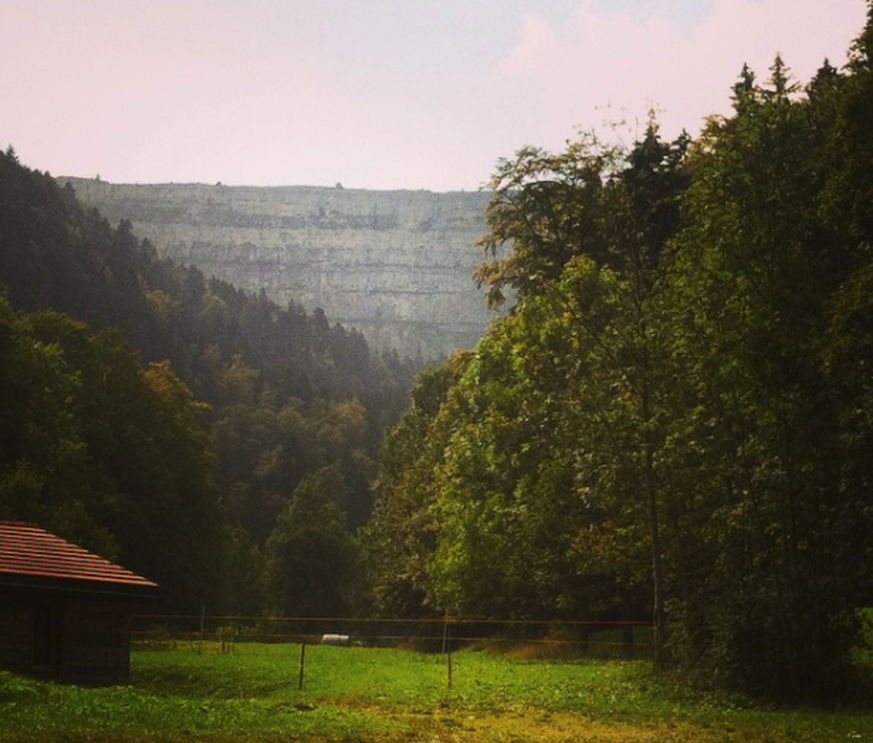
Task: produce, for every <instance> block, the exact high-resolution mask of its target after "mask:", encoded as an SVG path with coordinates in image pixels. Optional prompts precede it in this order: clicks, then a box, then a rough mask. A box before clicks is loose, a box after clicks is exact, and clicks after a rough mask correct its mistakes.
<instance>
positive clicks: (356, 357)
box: [0, 148, 415, 613]
mask: <svg viewBox="0 0 873 743" xmlns="http://www.w3.org/2000/svg"><path fill="white" fill-rule="evenodd" d="M0 282H2V284H3V286H4V292H3V296H2V297H0V303H2V321H0V322H2V344H0V353H2V356H3V361H2V364H0V370H2V375H3V378H2V383H0V396H2V400H3V405H2V411H0V420H2V423H0V517H2V518H16V519H26V520H29V521H34V522H37V523H39V524H41V525H43V526H45V527H46V528H49V529H52V530H54V531H56V532H57V533H59V534H61V535H63V536H65V537H68V538H70V539H73V540H74V541H76V542H78V543H80V544H82V545H83V546H85V547H88V548H91V549H93V550H96V551H98V552H100V553H102V554H105V555H107V556H109V557H113V558H115V559H117V560H119V561H120V562H121V563H122V564H124V565H125V566H126V567H129V568H131V569H133V570H135V571H137V572H141V573H142V574H144V575H146V576H148V577H150V578H152V579H153V580H155V581H157V582H158V583H160V585H161V587H162V593H161V595H162V608H164V609H165V610H168V611H169V610H173V611H189V612H198V611H200V610H201V608H202V607H203V606H204V605H205V606H208V607H209V608H210V610H211V611H214V612H219V611H225V612H234V613H259V612H263V611H269V610H275V609H279V608H282V609H283V610H286V611H289V612H294V611H295V610H297V609H299V608H301V607H296V606H294V605H293V604H289V603H288V602H286V601H283V600H281V599H279V598H270V597H273V596H277V595H278V594H277V593H276V592H275V591H272V590H270V591H269V592H268V591H267V590H266V589H268V588H270V587H269V586H267V585H266V584H264V583H263V581H262V577H263V576H265V575H274V574H276V573H277V571H276V570H268V569H267V563H268V562H270V561H275V560H281V559H282V557H281V556H280V554H279V553H280V552H281V551H282V549H283V548H282V547H281V545H282V544H283V539H285V537H284V536H283V533H282V531H281V529H280V530H279V531H278V532H277V531H276V527H277V524H279V525H282V524H285V523H286V521H287V519H284V518H283V519H280V518H279V517H280V515H281V514H283V513H284V512H285V511H292V510H293V507H294V503H295V501H296V500H297V499H298V494H300V495H299V498H305V497H313V496H310V495H309V494H310V493H311V492H312V491H313V490H316V491H318V497H319V498H321V500H322V501H323V503H322V504H321V508H322V509H323V513H322V511H318V510H310V511H309V515H310V516H311V517H312V518H311V519H310V520H309V522H308V523H307V524H306V525H305V526H306V529H305V531H306V533H305V534H302V535H300V534H298V535H297V537H298V538H299V539H302V540H303V541H304V542H305V541H306V540H309V542H311V544H309V545H308V546H307V545H306V544H304V545H302V546H301V545H300V544H297V545H296V548H297V549H303V550H306V549H309V550H310V551H311V550H314V549H316V548H318V549H322V547H320V546H318V545H319V543H320V542H319V540H328V542H329V544H328V545H327V546H326V547H324V549H326V550H327V552H328V557H325V556H324V555H323V554H321V553H319V555H318V559H317V560H316V556H315V555H308V556H305V559H307V560H310V561H311V562H312V563H313V564H312V566H311V570H312V571H315V570H316V569H317V570H321V571H323V575H322V578H323V579H324V580H329V581H331V582H339V583H340V584H342V585H345V586H347V587H348V588H347V590H346V591H345V593H344V594H343V596H342V601H341V602H340V604H339V605H337V604H336V603H334V604H332V605H330V606H321V605H316V606H314V607H311V609H312V610H313V611H327V610H328V609H329V610H330V611H338V610H343V611H347V610H348V609H349V602H350V600H351V596H352V595H357V594H359V593H360V580H361V575H360V561H359V560H358V559H357V557H356V555H357V548H356V546H355V544H354V540H353V535H354V533H355V532H356V531H357V530H358V529H359V528H360V527H361V526H362V525H363V524H364V523H366V522H367V520H368V519H369V516H370V512H371V510H372V496H371V493H370V487H369V484H370V481H371V480H372V479H373V477H374V475H375V471H376V459H377V456H378V450H379V446H380V443H381V439H382V432H383V431H384V429H385V427H386V425H387V424H389V423H390V422H392V421H393V420H395V419H396V418H397V416H398V415H399V414H400V412H401V411H402V409H403V408H404V407H405V405H406V404H407V400H408V391H409V388H410V386H411V382H412V378H413V376H414V373H415V368H414V365H413V364H412V362H410V361H408V360H401V359H400V358H398V357H397V355H395V354H376V353H373V352H371V351H370V349H369V348H368V346H367V343H366V341H365V339H364V338H363V336H362V335H361V334H360V333H358V332H356V331H354V330H346V329H345V328H343V327H341V326H338V325H333V326H332V325H331V324H330V323H329V322H328V319H327V318H326V317H325V315H324V313H323V312H321V311H320V310H315V311H314V312H312V313H307V312H305V311H304V310H303V309H302V308H300V307H297V306H295V305H293V304H291V305H289V306H287V307H284V308H283V307H279V306H277V305H276V304H274V303H273V302H271V301H270V300H269V299H267V297H266V296H265V295H263V294H261V295H260V296H248V295H246V294H244V293H243V292H241V291H238V290H236V289H235V288H234V287H232V286H230V285H228V284H226V283H223V282H221V281H216V280H214V279H206V278H205V277H204V276H203V275H202V274H201V273H200V272H199V271H198V270H197V268H196V267H193V266H179V265H174V264H173V263H171V262H168V261H164V260H160V259H159V258H158V257H157V255H156V253H155V251H154V250H153V248H152V247H151V246H150V245H149V244H148V243H147V242H145V241H142V240H139V239H138V238H137V237H136V236H135V235H134V234H133V233H132V232H131V228H130V225H129V223H126V222H124V221H122V222H121V223H120V224H119V225H117V226H116V227H113V226H111V225H110V224H108V223H107V221H106V220H105V219H104V218H103V217H102V216H101V215H100V214H99V213H98V212H96V211H94V210H87V209H85V208H84V207H83V206H82V205H81V204H80V202H79V201H78V200H77V199H76V196H75V193H74V192H73V190H72V189H71V188H69V187H67V188H61V187H59V186H58V185H56V183H55V181H54V179H53V178H52V177H51V176H50V175H49V174H48V173H39V172H35V171H33V170H30V169H28V168H27V167H25V166H24V165H22V164H21V163H19V162H18V159H17V157H16V155H15V152H14V150H12V149H11V148H10V149H9V150H8V151H7V152H6V153H3V154H0ZM328 486H329V487H330V489H329V490H323V489H324V488H327V487H328ZM320 489H322V490H320ZM328 513H329V514H332V517H333V518H334V519H335V521H336V526H333V525H331V526H330V527H328V526H326V524H327V521H326V520H325V519H322V518H321V517H322V516H323V515H324V514H328ZM310 532H311V533H310ZM330 540H333V541H332V542H331V541H330ZM334 542H337V544H336V545H335V544H334ZM335 546H336V547H337V548H341V549H342V550H344V551H345V552H344V554H345V555H346V558H345V562H344V563H343V566H342V572H343V576H339V573H338V572H337V571H338V567H337V566H336V565H333V564H332V563H331V561H330V559H329V555H330V554H331V551H332V550H333V548H334V547H335ZM349 555H351V557H349ZM352 558H354V559H352ZM316 563H317V564H316ZM276 580H277V581H279V582H281V581H280V580H279V578H276Z"/></svg>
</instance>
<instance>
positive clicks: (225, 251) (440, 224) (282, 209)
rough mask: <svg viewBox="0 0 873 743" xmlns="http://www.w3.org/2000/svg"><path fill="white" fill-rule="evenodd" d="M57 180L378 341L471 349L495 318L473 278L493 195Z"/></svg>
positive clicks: (219, 273)
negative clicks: (486, 206)
mask: <svg viewBox="0 0 873 743" xmlns="http://www.w3.org/2000/svg"><path fill="white" fill-rule="evenodd" d="M59 180H60V181H61V183H62V184H63V183H66V182H70V183H71V184H72V185H73V187H74V188H75V190H76V193H77V194H78V195H79V198H80V199H82V201H84V202H85V203H86V204H88V205H90V206H95V207H97V208H98V209H99V210H100V211H101V212H102V213H103V214H104V215H105V216H106V217H107V218H108V219H109V220H110V221H111V222H117V221H118V220H121V219H128V220H129V221H130V222H131V223H132V224H133V226H134V231H135V232H136V234H138V235H140V236H141V237H146V238H148V239H149V240H150V241H151V242H152V243H153V244H154V245H155V247H156V249H157V250H158V253H159V254H160V255H161V256H162V257H169V258H172V259H173V260H175V261H177V262H179V263H185V264H191V265H195V266H197V267H198V268H199V269H200V270H201V271H202V272H203V273H204V274H205V275H206V276H207V277H209V276H215V277H217V278H221V279H224V280H226V281H228V282H230V283H232V284H234V285H235V286H237V287H238V288H240V289H244V290H246V291H248V292H258V291H260V290H261V289H264V290H265V291H266V292H267V294H268V296H270V297H271V298H272V299H273V300H275V301H276V302H278V303H279V304H281V305H283V306H284V305H286V304H287V303H288V302H289V301H291V300H293V301H294V302H295V303H296V304H300V305H303V306H304V307H306V308H307V309H308V310H313V309H315V308H316V307H321V308H322V309H323V310H324V311H325V313H326V314H327V316H328V318H329V319H330V321H331V322H338V323H341V324H342V325H345V326H347V327H354V328H358V329H360V330H361V331H362V332H363V333H364V334H365V335H366V336H367V338H368V340H369V342H370V343H371V345H373V346H375V347H382V348H396V349H397V350H398V351H400V352H401V353H403V354H412V355H414V354H417V353H421V354H422V356H423V357H424V358H426V359H428V358H433V357H435V356H438V355H442V354H445V353H448V352H450V351H452V350H455V349H458V348H469V347H471V346H472V345H473V344H475V342H476V341H477V339H478V338H479V337H480V335H481V334H482V332H483V330H484V329H485V327H486V325H487V323H488V321H489V319H491V318H492V317H493V315H492V314H491V313H489V312H488V310H487V309H486V306H485V298H484V292H482V291H480V290H478V289H477V288H476V285H475V282H474V281H473V279H472V274H473V271H474V270H475V268H476V266H477V265H478V264H479V262H480V261H481V260H482V257H483V256H482V254H481V251H480V250H479V249H478V248H476V247H475V246H474V243H475V241H476V240H477V239H478V238H480V237H482V236H483V235H484V234H486V226H485V218H484V213H485V205H486V204H487V202H488V198H489V195H488V194H483V193H465V192H454V193H431V192H428V191H365V190H351V189H343V188H339V187H338V188H316V187H271V188H262V187H241V186H222V185H216V186H206V185H175V184H171V185H117V184H109V183H104V182H102V181H97V180H87V179H75V178H61V179H59Z"/></svg>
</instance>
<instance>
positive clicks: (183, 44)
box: [0, 0, 866, 191]
mask: <svg viewBox="0 0 873 743" xmlns="http://www.w3.org/2000/svg"><path fill="white" fill-rule="evenodd" d="M865 16H866V3H865V2H864V0H0V28H2V43H0V147H2V148H4V149H5V147H6V146H7V145H9V144H11V145H12V146H13V147H15V149H16V151H17V153H18V155H19V157H20V159H21V161H22V162H23V163H24V164H26V165H28V166H30V167H33V168H37V169H40V170H49V171H51V172H52V173H53V174H54V175H78V176H86V177H93V176H95V175H97V174H99V175H100V176H101V177H102V178H103V179H104V180H108V181H112V182H133V183H157V182H177V183H178V182H205V183H215V182H217V181H221V182H223V183H226V184H253V185H298V184H299V185H304V184H305V185H330V186H332V185H334V184H335V183H337V182H342V183H343V184H344V185H345V186H346V187H356V188H413V189H417V188H427V189H432V190H438V191H444V190H454V189H467V190H473V189H476V188H478V187H479V186H481V185H482V184H483V183H484V182H486V181H487V180H488V178H489V176H490V175H491V173H492V171H493V170H494V166H495V164H496V162H497V160H498V158H500V157H509V156H511V155H512V154H513V153H514V152H515V151H516V150H517V149H518V148H519V147H521V146H523V145H526V144H533V145H539V146H543V147H546V148H549V149H553V150H558V149H560V148H562V147H563V144H564V142H565V140H567V139H568V138H571V137H573V136H574V133H575V132H576V130H577V129H579V128H582V129H592V128H599V127H601V126H602V125H603V124H604V122H607V121H615V120H618V119H625V120H627V121H628V127H629V131H630V136H631V138H632V136H633V132H634V131H635V130H637V131H638V127H639V126H641V125H642V122H644V121H645V117H646V112H647V110H648V109H650V108H653V107H654V108H655V109H656V110H658V111H659V119H660V121H661V124H662V131H663V133H664V134H665V135H666V136H670V137H672V136H675V135H676V134H678V132H679V131H680V130H681V129H682V128H685V129H687V130H689V132H690V133H692V134H696V133H697V132H698V131H699V128H700V125H701V122H702V120H703V118H704V117H705V116H706V115H708V114H712V113H725V112H727V111H728V110H729V93H730V88H731V85H733V83H734V82H735V81H736V79H737V76H738V74H739V71H740V69H741V68H742V65H743V63H744V62H747V63H749V65H750V66H751V67H752V68H753V69H754V70H755V71H756V73H757V75H758V77H759V79H761V80H765V79H766V78H767V76H768V74H769V73H768V67H769V66H770V65H771V64H772V62H773V58H774V56H775V55H776V53H777V52H779V53H781V54H782V56H783V58H784V60H785V62H786V63H787V64H788V66H789V68H790V69H791V71H792V73H793V74H794V77H795V78H796V79H797V80H798V81H800V82H806V81H807V80H809V78H810V77H811V76H812V75H813V74H814V73H815V71H816V69H818V67H820V66H821V64H822V61H823V60H824V58H825V57H827V58H829V59H830V61H831V63H832V64H834V65H835V66H841V65H842V64H843V63H844V62H845V60H846V52H847V50H848V48H849V46H850V44H851V42H852V40H853V39H854V38H855V37H856V36H857V35H858V34H859V32H860V31H861V29H862V27H863V25H864V20H865Z"/></svg>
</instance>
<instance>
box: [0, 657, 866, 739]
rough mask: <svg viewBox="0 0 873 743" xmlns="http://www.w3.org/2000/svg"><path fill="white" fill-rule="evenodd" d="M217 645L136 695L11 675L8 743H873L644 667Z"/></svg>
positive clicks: (147, 663)
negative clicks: (694, 688) (225, 649)
mask: <svg viewBox="0 0 873 743" xmlns="http://www.w3.org/2000/svg"><path fill="white" fill-rule="evenodd" d="M220 649H221V648H220V646H219V645H217V644H211V643H203V644H199V643H183V644H180V645H177V646H174V647H173V648H172V649H164V650H137V651H135V652H134V653H133V657H132V678H131V684H130V686H126V687H115V688H101V689H89V688H81V687H76V686H65V685H58V684H52V683H45V682H40V681H35V680H32V679H27V678H22V677H19V676H14V675H12V674H9V673H5V672H0V741H3V742H4V743H5V742H12V741H15V742H16V743H17V742H19V741H20V742H25V741H46V742H47V741H66V742H69V743H73V742H76V741H94V742H101V743H103V742H108V741H113V742H121V743H125V742H129V743H153V742H155V741H167V742H169V741H215V742H216V743H221V742H228V743H230V742H234V743H236V742H240V743H242V742H245V743H255V742H257V743H261V742H267V741H270V742H273V741H276V742H279V741H296V740H304V741H312V742H313V743H316V742H319V741H360V742H364V741H366V742H368V743H394V742H397V743H399V742H401V741H402V742H405V743H415V742H417V741H428V742H431V741H456V742H458V743H465V742H469V743H479V742H483V743H484V742H485V741H489V742H490V741H514V742H516V743H522V742H523V741H549V742H551V743H559V742H561V741H567V742H568V743H569V741H578V742H582V743H584V742H586V741H587V742H590V743H594V742H600V741H610V742H614V741H677V742H681V741H743V742H744V743H765V742H767V743H780V742H782V741H785V742H786V743H787V742H788V741H790V742H791V743H807V742H808V743H828V742H829V741H854V740H859V741H864V740H867V741H873V703H871V705H870V709H865V710H844V711H839V712H834V711H816V710H788V711H787V710H766V709H760V708H755V707H752V706H749V705H747V704H744V703H743V702H742V700H739V699H734V698H729V697H725V696H712V695H700V694H694V693H692V692H690V691H688V690H687V689H686V688H684V687H683V686H681V685H680V684H677V683H672V682H671V681H670V680H669V679H666V678H663V677H656V676H655V675H654V674H653V673H652V672H651V670H650V667H649V664H647V663H645V662H643V661H623V662H619V661H578V662H555V661H544V660H537V659H532V658H526V657H518V656H515V655H513V654H511V653H508V654H493V653H487V652H481V651H473V650H466V651H462V652H457V653H454V654H453V655H452V656H451V659H452V663H451V684H450V683H449V681H450V679H449V667H448V663H447V656H445V655H440V654H423V653H417V652H413V651H407V650H396V649H377V648H359V647H351V648H343V647H328V646H322V645H312V646H307V648H306V654H305V666H304V669H305V673H304V678H303V688H302V689H300V688H299V685H300V657H301V647H300V645H295V644H257V643H245V644H237V645H236V646H235V647H233V650H232V652H229V653H222V652H220Z"/></svg>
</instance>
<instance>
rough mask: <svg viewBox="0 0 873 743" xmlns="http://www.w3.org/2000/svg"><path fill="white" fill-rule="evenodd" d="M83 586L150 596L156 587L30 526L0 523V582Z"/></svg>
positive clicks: (117, 566)
mask: <svg viewBox="0 0 873 743" xmlns="http://www.w3.org/2000/svg"><path fill="white" fill-rule="evenodd" d="M28 580H32V581H34V582H36V583H45V582H46V581H49V582H51V583H53V584H58V582H59V581H60V582H61V583H63V584H67V583H71V584H72V585H83V583H82V582H84V584H87V585H88V586H89V587H90V588H92V589H93V590H98V591H109V592H122V593H130V592H134V593H138V592H142V590H143V589H144V590H145V592H146V593H152V592H154V590H155V589H157V584H156V583H152V581H150V580H147V579H146V578H143V577H142V576H140V575H137V574H136V573H133V572H131V571H130V570H127V569H126V568H123V567H121V566H120V565H116V564H115V563H112V562H110V561H109V560H106V559H104V558H102V557H100V556H99V555H95V554H94V553H93V552H88V550H86V549H83V548H82V547H79V546H77V545H75V544H72V543H70V542H68V541H66V540H65V539H61V538H60V537H57V536H55V535H54V534H51V533H49V532H47V531H46V530H45V529H41V528H40V527H38V526H35V525H33V524H26V523H23V522H21V521H0V583H7V582H11V583H15V584H21V583H26V582H27V581H28Z"/></svg>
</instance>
